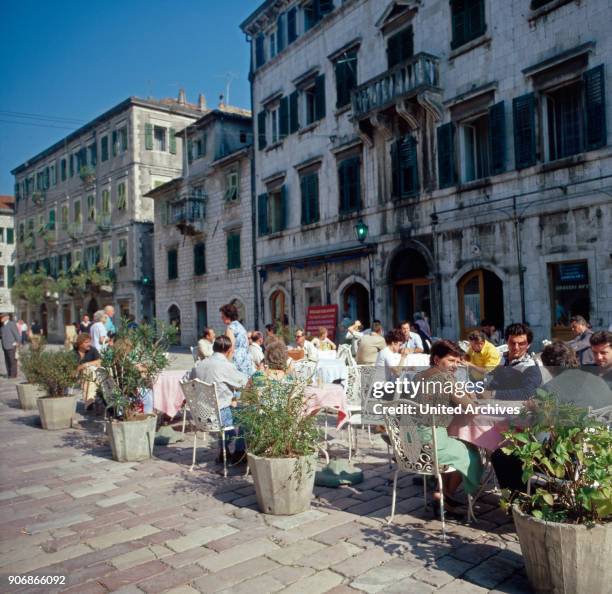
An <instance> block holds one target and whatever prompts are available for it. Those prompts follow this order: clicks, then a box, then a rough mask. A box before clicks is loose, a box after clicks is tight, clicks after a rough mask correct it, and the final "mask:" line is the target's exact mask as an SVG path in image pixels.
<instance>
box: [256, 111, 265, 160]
mask: <svg viewBox="0 0 612 594" xmlns="http://www.w3.org/2000/svg"><path fill="white" fill-rule="evenodd" d="M257 139H258V144H257V146H258V148H259V150H260V151H262V150H263V149H265V148H266V146H267V141H266V112H265V110H262V111H260V112H259V113H258V114H257Z"/></svg>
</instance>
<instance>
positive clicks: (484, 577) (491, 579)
mask: <svg viewBox="0 0 612 594" xmlns="http://www.w3.org/2000/svg"><path fill="white" fill-rule="evenodd" d="M515 571H516V565H514V564H512V563H509V562H508V561H506V560H504V559H503V558H502V559H500V558H498V557H495V558H494V559H490V560H488V561H487V562H486V563H481V564H480V565H477V566H476V567H474V568H473V569H470V570H469V571H468V572H467V573H466V574H465V576H464V577H465V579H467V580H469V581H470V582H474V583H475V584H478V585H479V586H483V587H484V588H488V589H489V590H491V589H493V588H495V587H496V586H497V585H498V584H500V583H501V582H503V581H504V580H505V579H507V578H509V577H510V576H511V575H512V574H513V573H514V572H515Z"/></svg>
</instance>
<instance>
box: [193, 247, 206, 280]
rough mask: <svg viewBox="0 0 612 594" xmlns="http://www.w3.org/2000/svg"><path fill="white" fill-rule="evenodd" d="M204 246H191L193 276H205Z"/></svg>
mask: <svg viewBox="0 0 612 594" xmlns="http://www.w3.org/2000/svg"><path fill="white" fill-rule="evenodd" d="M204 249H205V248H204V244H203V243H196V244H195V245H194V246H193V273H194V274H195V275H202V274H206V258H205V252H204Z"/></svg>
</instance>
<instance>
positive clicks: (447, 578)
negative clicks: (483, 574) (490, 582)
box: [413, 555, 472, 588]
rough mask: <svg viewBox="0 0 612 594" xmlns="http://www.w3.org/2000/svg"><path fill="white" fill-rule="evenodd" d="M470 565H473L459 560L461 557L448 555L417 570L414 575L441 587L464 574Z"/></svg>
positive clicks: (418, 578) (420, 579)
mask: <svg viewBox="0 0 612 594" xmlns="http://www.w3.org/2000/svg"><path fill="white" fill-rule="evenodd" d="M470 567H472V563H466V562H465V561H459V559H455V558H454V557H450V556H448V555H447V556H446V557H442V558H441V559H439V560H437V561H436V562H435V563H434V564H432V565H430V566H429V567H425V568H424V569H421V570H419V571H417V572H416V573H415V574H414V575H413V577H414V578H415V579H417V580H419V581H422V582H425V583H427V584H431V585H432V586H436V587H437V588H439V587H441V586H444V585H445V584H448V583H449V582H452V581H453V580H454V579H455V578H456V577H459V576H460V575H462V574H464V573H465V572H466V571H467V570H468V569H470Z"/></svg>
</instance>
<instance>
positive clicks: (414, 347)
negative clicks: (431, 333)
mask: <svg viewBox="0 0 612 594" xmlns="http://www.w3.org/2000/svg"><path fill="white" fill-rule="evenodd" d="M400 329H401V331H402V334H403V335H404V344H403V345H402V348H404V349H408V350H409V352H411V353H422V352H423V341H422V340H421V337H420V336H419V335H418V334H417V333H416V332H411V331H410V322H407V321H405V320H404V321H403V322H402V323H401V325H400Z"/></svg>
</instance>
